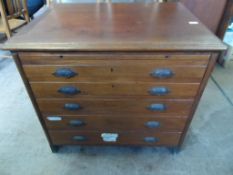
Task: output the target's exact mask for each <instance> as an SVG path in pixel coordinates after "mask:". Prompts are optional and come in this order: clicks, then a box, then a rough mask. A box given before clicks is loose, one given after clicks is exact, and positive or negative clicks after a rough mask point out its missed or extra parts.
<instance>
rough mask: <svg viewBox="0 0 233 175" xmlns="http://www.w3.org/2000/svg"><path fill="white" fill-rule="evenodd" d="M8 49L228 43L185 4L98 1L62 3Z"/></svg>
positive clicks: (188, 47) (181, 47)
mask: <svg viewBox="0 0 233 175" xmlns="http://www.w3.org/2000/svg"><path fill="white" fill-rule="evenodd" d="M196 22H197V23H198V24H197V23H196ZM4 49H7V50H27V51H28V50H31V51H34V50H35V51H38V50H43V51H45V50H50V51H52V50H54V51H56V50H60V51H220V50H224V49H226V46H224V45H223V44H222V42H221V41H220V40H218V39H217V38H216V37H215V36H214V35H213V34H212V33H211V32H210V31H209V30H208V29H207V28H206V27H205V26H204V25H203V24H201V23H200V21H199V20H198V19H197V18H196V17H194V16H193V15H192V14H191V13H190V12H189V11H188V10H187V9H186V8H185V7H184V6H183V5H182V4H180V3H132V4H110V3H98V4H62V5H61V4H60V5H59V4H56V5H54V6H53V7H52V9H49V10H48V11H47V12H46V13H45V14H44V15H43V16H42V17H41V18H39V19H36V20H35V21H33V22H32V23H30V24H29V25H28V26H26V27H25V28H24V29H23V30H22V31H21V32H20V33H19V34H17V35H16V36H14V37H13V38H12V39H10V40H9V41H8V42H7V43H6V44H5V45H4Z"/></svg>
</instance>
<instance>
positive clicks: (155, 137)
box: [49, 130, 180, 146]
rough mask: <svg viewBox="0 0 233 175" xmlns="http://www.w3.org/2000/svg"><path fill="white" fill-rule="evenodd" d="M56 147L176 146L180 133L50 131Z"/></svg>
mask: <svg viewBox="0 0 233 175" xmlns="http://www.w3.org/2000/svg"><path fill="white" fill-rule="evenodd" d="M49 134H50V136H51V139H52V142H53V144H55V145H63V144H66V145H147V146H176V145H178V142H179V138H180V133H166V132H111V133H106V132H90V131H85V132H84V131H54V130H50V131H49Z"/></svg>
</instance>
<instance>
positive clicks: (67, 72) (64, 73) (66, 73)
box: [53, 68, 78, 78]
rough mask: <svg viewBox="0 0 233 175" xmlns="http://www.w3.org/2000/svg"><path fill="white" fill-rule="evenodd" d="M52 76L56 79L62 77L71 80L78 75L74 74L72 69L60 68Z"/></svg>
mask: <svg viewBox="0 0 233 175" xmlns="http://www.w3.org/2000/svg"><path fill="white" fill-rule="evenodd" d="M53 75H54V76H56V77H63V78H72V77H74V76H76V75H78V74H77V73H76V72H74V71H73V70H72V69H69V68H60V69H57V70H56V71H55V72H54V73H53Z"/></svg>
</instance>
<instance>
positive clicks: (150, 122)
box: [145, 121, 160, 128]
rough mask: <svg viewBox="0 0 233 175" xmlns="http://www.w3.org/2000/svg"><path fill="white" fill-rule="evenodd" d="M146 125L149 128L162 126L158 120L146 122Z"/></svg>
mask: <svg viewBox="0 0 233 175" xmlns="http://www.w3.org/2000/svg"><path fill="white" fill-rule="evenodd" d="M145 125H146V127H148V128H159V127H160V122H157V121H149V122H146V123H145Z"/></svg>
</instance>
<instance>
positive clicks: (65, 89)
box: [58, 86, 80, 95]
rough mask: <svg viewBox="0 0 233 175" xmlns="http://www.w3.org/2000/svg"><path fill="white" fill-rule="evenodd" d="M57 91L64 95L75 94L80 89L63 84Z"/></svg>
mask: <svg viewBox="0 0 233 175" xmlns="http://www.w3.org/2000/svg"><path fill="white" fill-rule="evenodd" d="M58 92H59V93H62V94H66V95H75V94H78V93H80V90H79V89H78V88H76V87H73V86H63V87H61V88H60V89H58Z"/></svg>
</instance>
